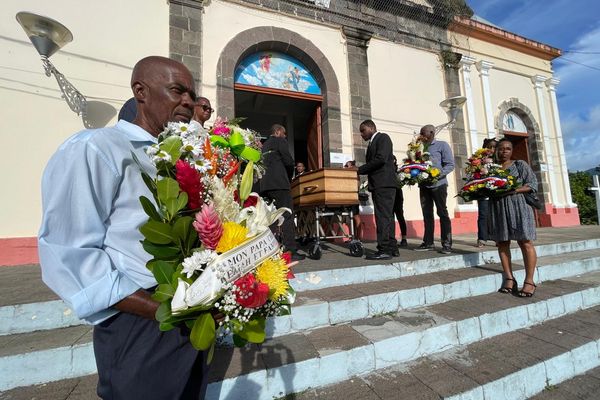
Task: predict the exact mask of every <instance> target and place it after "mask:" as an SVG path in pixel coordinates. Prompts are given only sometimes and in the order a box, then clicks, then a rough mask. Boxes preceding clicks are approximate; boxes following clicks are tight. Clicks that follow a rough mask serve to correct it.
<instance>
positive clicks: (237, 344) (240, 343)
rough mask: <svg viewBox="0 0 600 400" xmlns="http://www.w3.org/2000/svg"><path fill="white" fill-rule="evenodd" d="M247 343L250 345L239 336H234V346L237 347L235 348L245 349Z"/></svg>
mask: <svg viewBox="0 0 600 400" xmlns="http://www.w3.org/2000/svg"><path fill="white" fill-rule="evenodd" d="M247 343H248V341H247V340H246V339H244V338H242V337H240V335H237V334H234V335H233V344H234V345H235V347H244V346H245V345H246V344H247Z"/></svg>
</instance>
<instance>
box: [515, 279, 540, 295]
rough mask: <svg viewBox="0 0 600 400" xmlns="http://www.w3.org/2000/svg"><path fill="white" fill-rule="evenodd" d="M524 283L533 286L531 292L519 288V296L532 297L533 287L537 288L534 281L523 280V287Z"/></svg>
mask: <svg viewBox="0 0 600 400" xmlns="http://www.w3.org/2000/svg"><path fill="white" fill-rule="evenodd" d="M525 285H529V286H533V292H525V291H523V289H521V290H519V297H533V295H534V294H535V289H536V288H537V285H536V284H535V283H531V282H523V287H525Z"/></svg>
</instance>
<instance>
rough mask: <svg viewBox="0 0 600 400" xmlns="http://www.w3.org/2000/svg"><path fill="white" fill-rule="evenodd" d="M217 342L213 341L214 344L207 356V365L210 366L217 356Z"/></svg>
mask: <svg viewBox="0 0 600 400" xmlns="http://www.w3.org/2000/svg"><path fill="white" fill-rule="evenodd" d="M215 342H216V340H213V342H212V344H211V345H210V349H208V354H207V355H206V364H210V363H211V362H212V360H213V357H214V355H215V344H216V343H215Z"/></svg>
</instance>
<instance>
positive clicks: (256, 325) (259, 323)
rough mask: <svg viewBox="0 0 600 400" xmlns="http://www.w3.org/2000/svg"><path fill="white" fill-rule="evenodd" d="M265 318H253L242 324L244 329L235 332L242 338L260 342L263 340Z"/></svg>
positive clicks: (251, 341)
mask: <svg viewBox="0 0 600 400" xmlns="http://www.w3.org/2000/svg"><path fill="white" fill-rule="evenodd" d="M265 327H266V320H265V318H261V317H258V318H254V319H251V320H250V321H248V322H247V323H246V324H244V329H242V330H241V331H239V332H238V333H237V334H238V336H239V337H240V338H242V339H243V340H246V341H248V342H250V343H262V342H264V341H265Z"/></svg>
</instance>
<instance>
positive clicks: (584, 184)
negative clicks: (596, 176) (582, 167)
mask: <svg viewBox="0 0 600 400" xmlns="http://www.w3.org/2000/svg"><path fill="white" fill-rule="evenodd" d="M569 182H570V183H571V196H572V197H573V201H574V202H575V203H577V207H578V208H579V218H580V219H581V224H582V225H596V224H598V214H597V213H596V198H595V197H594V194H593V193H591V192H590V191H589V190H588V188H590V187H592V176H591V175H590V174H589V173H587V172H582V171H578V172H570V173H569Z"/></svg>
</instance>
